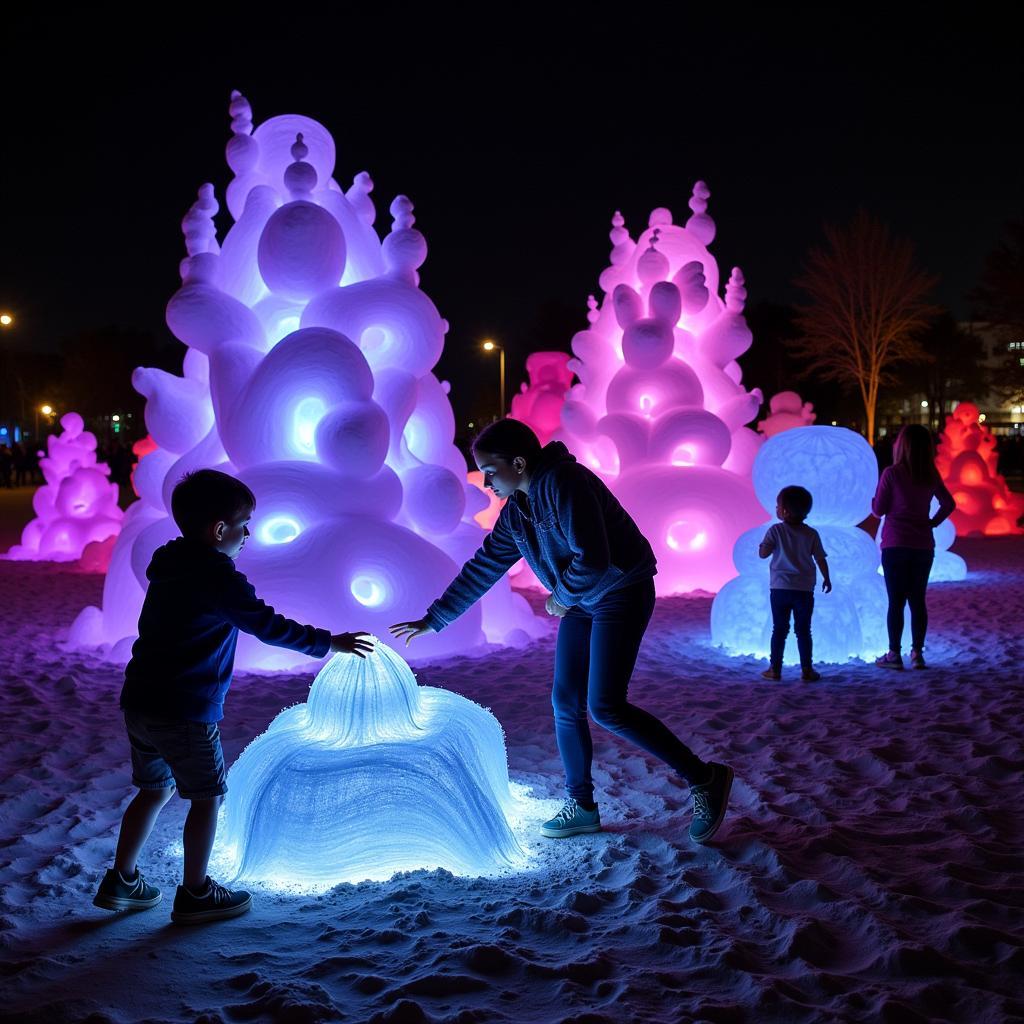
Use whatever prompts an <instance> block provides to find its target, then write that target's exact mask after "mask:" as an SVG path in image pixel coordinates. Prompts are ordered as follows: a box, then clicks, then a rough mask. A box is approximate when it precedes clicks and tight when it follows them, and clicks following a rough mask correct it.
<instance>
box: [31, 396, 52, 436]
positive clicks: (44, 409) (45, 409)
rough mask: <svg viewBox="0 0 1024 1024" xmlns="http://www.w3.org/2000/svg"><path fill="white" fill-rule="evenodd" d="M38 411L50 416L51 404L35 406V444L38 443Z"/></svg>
mask: <svg viewBox="0 0 1024 1024" xmlns="http://www.w3.org/2000/svg"><path fill="white" fill-rule="evenodd" d="M40 413H42V414H43V415H44V416H46V417H50V416H52V415H53V406H52V405H38V406H36V434H35V443H36V444H39V414H40Z"/></svg>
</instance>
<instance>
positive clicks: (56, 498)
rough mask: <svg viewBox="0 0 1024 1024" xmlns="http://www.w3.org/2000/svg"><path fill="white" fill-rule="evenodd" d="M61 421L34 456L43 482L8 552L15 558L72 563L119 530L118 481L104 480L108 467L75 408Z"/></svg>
mask: <svg viewBox="0 0 1024 1024" xmlns="http://www.w3.org/2000/svg"><path fill="white" fill-rule="evenodd" d="M60 425H61V426H62V427H63V428H64V429H63V432H62V433H61V434H59V435H58V434H51V435H50V436H49V437H48V438H47V451H48V454H47V455H46V457H44V458H42V459H40V460H39V468H40V469H41V470H42V471H43V477H44V478H45V480H46V483H45V484H44V485H43V486H42V487H40V488H39V489H38V490H37V491H36V493H35V494H34V495H33V496H32V508H33V509H34V510H35V513H36V518H35V519H33V520H32V522H30V523H29V524H28V525H27V526H26V527H25V529H24V530H23V531H22V534H21V543H20V544H15V546H14V547H12V548H11V550H10V551H8V552H7V557H8V558H11V559H13V560H15V561H25V562H37V561H49V562H74V561H77V560H78V559H80V558H81V557H82V554H83V552H84V551H85V550H86V548H87V547H88V546H89V545H92V544H99V543H100V542H103V541H106V540H107V538H109V537H115V536H116V535H117V534H118V533H119V531H120V529H121V520H122V518H123V516H124V513H123V512H122V511H121V509H120V508H119V507H118V504H117V499H118V488H117V484H113V483H111V482H110V481H109V480H108V479H107V478H108V477H109V476H110V467H109V466H107V465H105V464H104V463H102V462H97V461H96V437H95V436H94V435H93V434H91V433H89V431H87V430H86V429H85V423H84V422H83V420H82V417H81V416H79V415H78V413H77V412H69V413H65V414H64V415H63V416H62V417H61V419H60Z"/></svg>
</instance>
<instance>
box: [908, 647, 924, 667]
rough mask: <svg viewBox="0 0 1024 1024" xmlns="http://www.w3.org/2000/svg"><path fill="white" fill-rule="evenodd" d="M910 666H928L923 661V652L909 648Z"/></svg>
mask: <svg viewBox="0 0 1024 1024" xmlns="http://www.w3.org/2000/svg"><path fill="white" fill-rule="evenodd" d="M910 667H911V668H927V667H928V666H927V665H926V664H925V663H924V652H923V651H918V650H915V649H914V648H913V647H911V648H910Z"/></svg>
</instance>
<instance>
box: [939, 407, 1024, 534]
mask: <svg viewBox="0 0 1024 1024" xmlns="http://www.w3.org/2000/svg"><path fill="white" fill-rule="evenodd" d="M997 461H998V455H997V453H996V439H995V437H994V436H993V434H992V431H991V430H990V429H989V428H988V427H986V426H985V424H984V423H983V422H981V421H980V420H979V418H978V407H977V406H976V405H972V404H971V403H970V402H961V403H960V404H959V405H958V406H957V407H956V408H955V409H954V410H953V413H952V415H950V416H947V417H946V429H945V430H944V431H943V433H942V436H941V438H940V439H939V448H938V453H937V456H936V459H935V464H936V466H937V467H938V469H939V472H940V473H941V474H942V479H943V480H944V481H945V482H946V486H947V487H948V488H949V490H950V493H951V494H952V495H953V498H954V499H955V501H956V511H955V512H954V513H953V515H952V516H951V518H952V520H953V525H954V526H955V527H956V532H957V535H958V536H961V537H964V536H966V535H967V534H971V533H975V534H978V533H980V534H987V535H988V536H999V535H1004V534H1008V533H1021V532H1022V531H1021V529H1020V527H1019V526H1018V525H1017V520H1018V518H1019V517H1020V516H1021V513H1024V496H1022V495H1019V494H1014V493H1013V492H1012V491H1011V490H1010V489H1009V487H1007V485H1006V480H1005V479H1004V478H1003V477H1002V476H1001V475H1000V474H999V473H998V472H997V471H996V463H997Z"/></svg>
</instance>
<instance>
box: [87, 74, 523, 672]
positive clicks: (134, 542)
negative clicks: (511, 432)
mask: <svg viewBox="0 0 1024 1024" xmlns="http://www.w3.org/2000/svg"><path fill="white" fill-rule="evenodd" d="M231 114H232V117H233V121H232V130H233V132H234V134H233V137H232V138H231V140H230V142H229V143H228V146H227V159H228V163H229V164H230V166H231V168H232V169H233V170H234V172H235V178H234V180H233V181H232V182H231V183H230V184H229V186H228V189H227V203H228V208H229V210H230V212H231V214H232V216H233V217H234V219H235V223H234V225H233V226H232V227H231V229H230V230H229V231H228V233H227V235H226V237H225V238H224V239H223V243H222V244H220V243H218V241H217V238H216V232H215V228H214V223H213V215H214V214H215V213H216V212H217V209H218V205H217V201H216V199H215V198H214V195H213V187H212V186H211V185H204V186H203V187H202V188H201V189H200V190H199V198H198V201H197V202H196V203H195V204H194V205H193V207H192V208H191V210H190V211H189V212H188V214H187V216H186V217H185V219H184V221H183V222H182V227H183V230H184V234H185V243H186V248H187V251H188V256H187V258H186V259H185V260H184V261H183V262H182V264H181V276H182V285H181V288H180V289H179V291H178V292H177V293H176V294H175V295H174V296H173V297H172V298H171V300H170V302H169V304H168V307H167V323H168V325H169V326H170V328H171V330H172V331H173V332H174V334H175V335H176V336H177V337H178V338H180V339H181V340H182V341H183V342H184V343H185V344H186V345H187V346H188V351H187V353H186V354H185V358H184V368H183V375H182V376H174V375H172V374H169V373H165V372H163V371H162V370H156V369H141V368H140V369H138V370H136V372H135V374H134V376H133V384H134V385H135V388H136V390H138V391H139V392H141V393H142V394H143V395H145V396H146V399H147V403H146V413H145V416H146V426H147V429H148V430H149V433H150V434H151V435H152V438H153V440H154V441H155V442H156V445H157V449H156V450H155V451H151V452H150V453H149V454H147V455H146V456H145V457H144V458H143V459H142V460H141V461H140V463H139V465H138V468H137V470H136V472H135V486H136V487H137V488H138V492H139V494H140V496H141V500H140V501H139V502H137V503H136V504H135V505H133V506H132V508H131V509H130V510H129V512H128V514H127V516H126V519H125V525H124V530H123V532H122V534H121V537H120V542H119V543H118V546H117V548H116V549H115V551H114V555H113V559H112V561H111V567H110V571H109V573H108V575H107V581H106V587H105V589H104V596H103V610H102V613H101V612H100V611H99V610H98V609H94V608H93V609H85V611H84V612H83V613H82V614H81V615H80V616H79V619H78V620H77V622H76V623H75V625H74V627H73V629H72V633H71V640H72V642H77V643H79V644H83V645H97V644H106V645H112V646H113V651H112V656H113V657H115V658H124V657H127V655H128V651H129V648H130V644H131V642H132V639H133V637H134V634H135V628H136V622H137V620H138V614H139V610H140V608H141V605H142V600H143V596H144V591H143V588H144V587H145V585H146V579H145V570H146V566H147V564H148V562H149V559H150V557H151V555H152V553H153V551H154V550H155V549H156V548H157V547H158V546H160V545H161V544H163V543H165V542H166V541H168V540H169V539H171V538H172V537H173V536H174V535H175V534H176V532H177V531H176V529H175V526H174V523H173V521H172V520H171V519H170V517H169V515H168V511H169V499H170V493H171V490H172V488H173V486H174V484H175V483H176V482H177V481H178V480H179V479H180V478H181V476H182V475H183V474H184V473H185V472H186V471H188V470H192V469H195V468H198V467H214V468H221V469H223V470H225V471H227V472H231V473H237V475H238V476H239V477H240V478H241V479H242V480H244V481H245V482H246V483H247V484H248V485H249V486H250V487H251V488H252V490H253V492H254V493H255V494H256V496H257V503H258V504H257V508H256V514H255V516H254V518H253V521H252V523H251V524H250V529H251V531H252V539H251V541H250V543H249V544H248V545H247V546H246V550H245V552H244V553H243V555H242V557H241V558H240V560H239V567H240V568H241V569H242V570H243V571H244V572H245V573H246V574H247V575H248V576H249V578H250V579H251V580H252V582H253V584H254V585H255V587H256V590H257V592H258V593H259V594H260V595H261V596H262V597H263V598H265V599H266V600H267V601H268V602H269V603H270V604H273V605H274V606H276V607H277V608H278V609H279V610H281V611H282V612H285V613H287V614H288V615H290V616H292V617H294V618H297V619H299V620H300V621H303V622H312V623H314V624H316V625H318V626H324V627H327V628H330V629H332V630H341V629H353V628H362V629H368V630H376V631H378V632H380V633H382V634H383V633H384V632H385V630H386V626H387V625H388V624H389V623H391V622H395V621H396V620H398V619H401V618H403V617H404V618H407V617H409V616H410V615H412V614H419V613H420V612H421V611H422V609H423V608H425V607H426V606H427V605H428V604H429V603H430V602H431V601H432V600H433V599H434V598H436V597H437V595H438V594H440V593H441V592H442V591H443V590H444V588H445V586H446V585H447V584H448V583H449V582H450V580H451V579H452V578H453V577H454V576H455V574H456V573H457V571H458V568H459V566H460V565H461V564H462V562H463V561H464V560H465V559H467V558H468V557H469V556H470V555H472V553H473V552H474V551H475V550H476V548H477V547H478V546H479V544H480V542H481V540H482V537H483V533H482V531H481V529H480V527H479V526H478V525H477V524H476V523H475V522H473V519H472V516H473V514H474V513H475V512H476V511H478V510H479V509H481V508H482V507H484V505H485V504H486V502H485V501H484V499H483V498H482V496H481V495H480V494H479V492H478V491H477V490H476V488H472V487H470V486H469V485H468V484H467V482H466V478H465V477H466V463H465V459H464V458H463V456H462V455H461V454H460V453H459V451H458V449H457V448H456V447H455V445H454V444H453V438H454V434H455V422H454V418H453V415H452V410H451V405H450V403H449V400H448V395H447V386H446V385H444V384H442V382H441V381H439V380H438V379H437V378H436V377H435V376H434V374H433V373H432V372H431V368H432V367H433V366H434V365H435V364H436V362H437V360H438V358H439V356H440V355H441V351H442V348H443V346H444V335H445V331H446V330H447V324H446V323H445V321H444V320H442V319H441V317H440V315H439V314H438V311H437V309H436V308H435V307H434V304H433V303H432V302H431V301H430V299H429V298H428V297H427V296H426V295H425V294H424V293H423V292H422V291H421V290H420V289H419V287H418V281H419V275H418V273H417V268H418V267H419V266H421V265H422V263H423V261H424V260H425V258H426V255H427V244H426V241H425V239H424V238H423V235H422V234H421V233H420V232H419V231H417V230H416V229H415V228H414V227H413V222H414V217H413V214H412V203H411V202H410V201H409V200H408V199H406V198H405V197H404V196H399V197H398V198H397V199H396V200H395V201H394V202H393V203H392V206H391V212H392V215H393V218H394V222H393V225H392V228H391V232H390V234H388V235H387V236H386V237H385V238H384V239H383V241H382V240H381V239H380V238H378V236H377V233H376V231H375V230H374V228H373V222H374V218H375V211H374V205H373V202H372V201H371V199H370V191H371V189H372V188H373V183H372V181H371V180H370V178H369V176H368V175H367V174H365V173H363V174H358V175H357V176H356V178H355V180H354V182H353V183H352V185H351V186H350V187H349V188H348V189H347V190H346V191H342V189H341V187H340V186H339V185H338V184H337V182H336V181H335V180H334V179H333V178H332V177H331V175H332V172H333V169H334V159H335V151H334V141H333V139H332V138H331V136H330V134H329V133H328V132H327V130H326V129H325V128H324V127H323V126H322V125H320V124H318V123H317V122H316V121H313V120H311V119H309V118H307V117H302V116H298V115H287V116H282V117H275V118H272V119H271V120H269V121H267V122H265V123H264V124H262V125H260V126H259V127H258V128H257V129H256V130H255V131H253V125H252V112H251V109H250V107H249V104H248V102H247V101H246V100H245V98H244V97H242V96H241V95H239V94H237V93H235V94H233V98H232V103H231ZM540 626H541V624H540V622H539V620H537V619H536V618H535V617H534V616H533V614H532V612H531V611H530V610H529V607H528V605H527V604H526V602H525V601H524V600H523V599H522V598H521V597H520V596H519V595H516V594H513V593H512V592H511V590H510V588H509V586H508V584H507V583H501V584H499V586H498V587H495V588H494V589H493V590H492V591H491V593H490V594H488V596H487V598H485V600H484V601H483V602H482V604H481V607H480V608H479V609H474V610H471V611H470V612H469V613H467V615H465V616H462V618H460V619H459V621H458V622H456V623H454V624H453V625H452V626H451V627H449V628H448V629H446V630H445V631H444V632H443V633H441V634H438V635H435V636H429V637H425V638H423V641H422V642H421V643H418V645H417V646H418V650H417V651H416V655H417V656H418V657H433V656H436V655H439V654H443V653H447V652H454V651H464V650H466V649H467V648H471V647H473V646H475V645H477V644H479V643H481V642H483V641H484V640H485V639H487V640H490V641H492V642H496V643H521V642H524V641H525V640H526V639H528V636H529V634H532V633H535V632H536V631H537V630H538V629H539V628H540ZM303 660H304V659H302V658H296V657H295V655H294V654H292V653H291V652H287V651H283V650H282V649H280V648H275V647H266V646H264V645H261V644H258V643H256V642H254V641H252V639H251V638H250V637H247V636H243V637H242V638H241V639H240V643H239V647H238V661H237V664H238V666H239V667H241V668H250V669H251V668H277V667H283V666H287V665H292V664H297V663H300V662H302V661H303Z"/></svg>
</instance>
